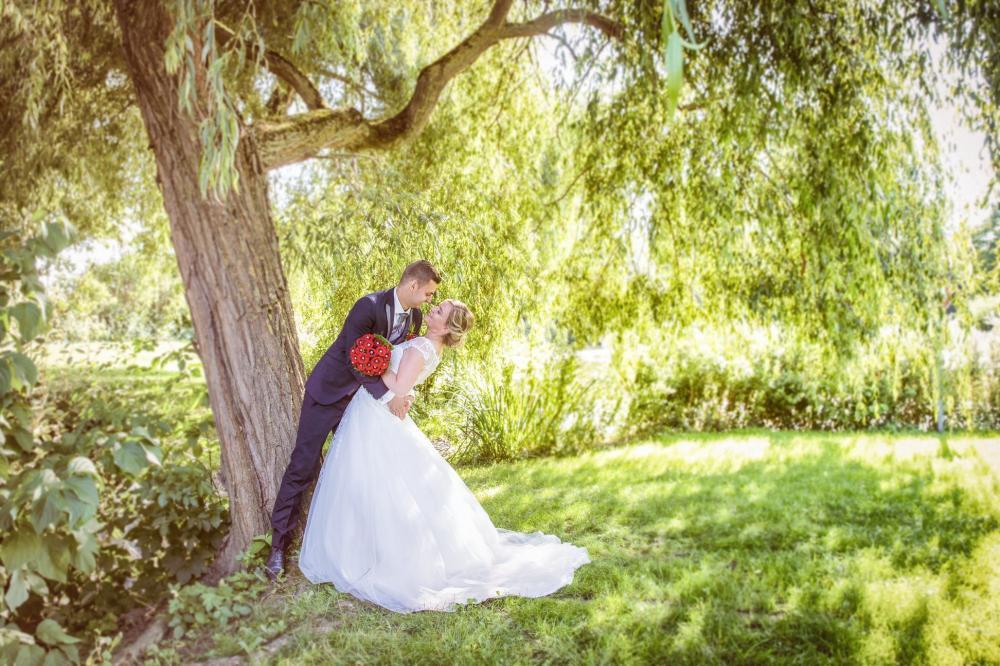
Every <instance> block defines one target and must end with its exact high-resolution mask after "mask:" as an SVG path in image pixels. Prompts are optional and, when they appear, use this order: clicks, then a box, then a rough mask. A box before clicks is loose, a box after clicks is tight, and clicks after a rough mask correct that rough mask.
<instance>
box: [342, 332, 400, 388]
mask: <svg viewBox="0 0 1000 666" xmlns="http://www.w3.org/2000/svg"><path fill="white" fill-rule="evenodd" d="M391 351H392V344H390V342H389V341H388V340H386V339H385V338H383V337H382V336H381V335H375V334H373V333H365V334H364V335H362V336H361V337H360V338H358V339H357V340H355V341H354V345H353V346H352V347H351V351H350V352H349V353H348V357H349V358H350V360H351V365H353V366H354V368H355V369H356V370H357V371H358V372H360V373H361V374H363V375H368V376H369V377H378V376H380V375H381V374H382V373H384V372H385V371H386V369H387V368H388V367H389V358H390V352H391Z"/></svg>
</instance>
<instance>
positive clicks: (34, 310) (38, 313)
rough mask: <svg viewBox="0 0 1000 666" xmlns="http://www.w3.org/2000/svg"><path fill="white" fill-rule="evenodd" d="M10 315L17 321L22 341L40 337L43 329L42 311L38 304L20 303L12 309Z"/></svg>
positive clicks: (31, 302)
mask: <svg viewBox="0 0 1000 666" xmlns="http://www.w3.org/2000/svg"><path fill="white" fill-rule="evenodd" d="M10 314H11V316H12V317H14V319H16V320H17V326H18V330H19V331H20V334H21V339H22V340H25V341H28V340H34V339H35V337H37V336H38V333H39V332H40V330H41V327H42V309H41V308H40V307H38V303H35V302H33V301H25V302H23V303H18V304H17V305H15V306H14V307H12V308H11V309H10Z"/></svg>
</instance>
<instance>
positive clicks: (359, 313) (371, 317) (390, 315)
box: [306, 289, 423, 405]
mask: <svg viewBox="0 0 1000 666" xmlns="http://www.w3.org/2000/svg"><path fill="white" fill-rule="evenodd" d="M395 305H396V303H395V299H394V298H393V297H392V289H387V290H386V291H377V292H375V293H374V294H368V295H367V296H363V297H362V298H359V299H358V302H357V303H355V304H354V307H352V308H351V311H350V312H349V313H348V314H347V319H346V320H345V321H344V326H343V328H341V329H340V335H338V336H337V339H336V340H334V341H333V344H332V345H330V348H329V349H327V350H326V353H325V354H323V357H322V358H321V359H320V360H319V362H318V363H317V364H316V367H314V368H313V370H312V372H311V373H310V374H309V379H307V380H306V393H308V394H309V395H311V396H312V398H313V400H315V401H316V402H318V403H320V404H321V405H329V404H332V403H334V402H337V401H338V400H340V399H341V398H343V397H345V396H348V395H354V393H355V392H356V391H357V390H358V388H359V387H361V386H364V387H365V388H366V389H367V390H368V392H369V393H371V394H372V396H373V397H374V398H376V399H379V398H381V397H382V396H384V395H385V392H386V391H388V390H389V388H388V387H387V386H386V385H385V382H383V381H382V378H381V377H369V376H367V375H363V374H361V373H360V372H358V371H357V370H355V369H354V366H352V365H351V361H350V358H349V356H348V354H349V352H350V351H351V347H352V346H354V341H355V340H357V339H358V338H360V337H361V336H362V335H364V334H365V333H378V334H379V335H381V336H383V337H385V338H388V339H389V341H390V342H392V343H393V344H396V343H398V342H402V341H403V340H405V339H406V334H407V333H411V332H413V333H417V332H419V331H420V326H421V325H422V324H423V314H422V313H421V312H420V308H410V312H409V316H408V317H407V320H406V325H405V326H404V327H403V332H402V334H401V337H400V338H399V339H398V340H393V339H391V338H389V334H390V333H391V330H390V329H391V328H392V322H394V321H396V312H395V310H396V307H395Z"/></svg>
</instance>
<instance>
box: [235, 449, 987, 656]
mask: <svg viewBox="0 0 1000 666" xmlns="http://www.w3.org/2000/svg"><path fill="white" fill-rule="evenodd" d="M896 439H897V437H894V436H879V435H830V434H823V433H763V432H750V433H727V434H722V435H716V436H706V435H698V436H681V435H665V436H663V437H659V438H654V439H651V440H647V441H643V442H637V443H636V444H634V445H631V446H625V447H620V448H616V449H611V450H604V451H595V452H590V453H586V454H584V455H580V456H576V457H573V458H561V459H538V460H530V461H520V462H516V463H511V464H502V465H493V466H485V467H475V468H463V469H461V470H460V472H461V474H462V476H463V478H465V479H466V481H467V482H468V484H469V486H470V487H471V488H472V490H473V491H474V492H475V493H476V494H477V496H478V497H479V499H480V501H482V502H483V505H484V507H485V508H486V510H487V511H488V512H489V513H490V515H491V517H492V518H493V520H494V522H495V523H496V525H497V526H499V527H504V528H508V529H516V530H522V531H534V530H542V531H545V532H549V533H553V534H557V535H559V536H560V537H561V538H564V539H566V540H569V541H572V542H573V543H576V544H578V545H582V546H585V547H586V548H587V549H588V550H589V552H590V556H591V559H592V562H591V563H590V564H588V565H586V566H584V567H583V568H581V569H580V570H579V571H578V572H577V574H576V576H575V578H574V580H573V583H572V584H571V585H569V586H567V587H566V588H564V589H562V590H560V591H558V592H557V593H555V594H553V595H551V596H549V597H545V598H542V599H519V598H513V597H511V598H505V599H499V600H492V601H489V602H486V603H484V604H481V605H478V606H470V607H466V608H462V609H460V610H459V611H458V612H456V613H453V614H444V613H418V614H414V615H408V616H400V615H395V614H393V613H390V612H388V611H384V610H382V609H380V608H377V607H374V606H371V605H369V604H362V603H359V602H356V601H354V600H353V599H352V598H350V597H348V596H347V595H342V594H339V593H337V592H336V591H335V590H333V588H331V587H330V586H319V587H313V586H309V585H308V584H305V582H304V581H303V580H302V579H301V577H297V576H294V575H293V576H292V582H291V583H290V584H289V585H290V587H289V588H288V590H292V589H295V590H297V591H296V592H295V593H290V592H289V593H288V594H287V595H286V596H284V597H283V598H282V601H281V603H280V604H279V605H278V606H277V607H276V608H274V609H272V610H270V611H265V610H264V609H260V610H258V611H257V614H256V615H255V616H254V617H253V618H251V626H252V623H260V625H261V626H262V629H263V630H266V629H268V628H269V627H270V628H272V629H273V626H274V624H273V623H274V621H275V617H278V616H280V617H284V618H287V621H288V625H289V628H288V630H287V631H286V632H285V633H286V634H287V635H288V636H291V637H292V638H291V639H289V640H288V641H287V642H285V643H281V644H279V645H280V649H276V650H275V651H274V652H266V651H265V652H256V653H252V654H256V655H257V656H256V657H255V658H256V659H259V660H260V661H264V662H273V663H286V664H293V663H294V664H300V663H340V662H351V663H354V662H362V663H373V662H384V661H401V662H407V663H411V662H440V661H448V662H454V663H484V662H485V663H527V662H554V663H596V662H601V663H679V664H703V663H718V664H733V663H788V662H796V663H809V664H812V663H875V664H878V663H885V664H890V663H913V662H921V663H995V662H998V661H1000V653H998V648H997V646H998V645H1000V492H998V487H1000V486H998V485H997V481H996V479H994V478H993V477H992V476H990V472H989V469H988V467H986V466H985V465H983V464H982V461H981V460H979V459H978V458H977V454H976V449H975V447H974V446H972V445H968V442H966V443H965V444H960V445H957V446H953V445H952V444H951V442H950V441H947V440H944V439H938V438H936V437H914V436H911V435H905V436H899V437H898V439H899V440H900V446H899V450H897V449H896V448H895V447H894V446H893V442H894V441H896ZM970 441H973V440H971V439H970ZM741 443H745V444H746V446H745V447H741V446H740V444H741ZM296 585H302V587H301V588H296V587H295V586H296ZM269 613H270V614H269ZM241 631H245V630H242V629H241ZM223 633H224V632H223ZM229 633H230V634H232V632H229ZM220 636H221V634H220ZM221 641H222V643H221V644H222V645H227V644H228V645H229V648H228V649H229V653H238V650H237V651H236V652H233V650H235V649H236V648H234V647H233V643H234V641H233V639H231V638H229V639H221ZM227 641H228V643H227ZM261 649H264V648H261Z"/></svg>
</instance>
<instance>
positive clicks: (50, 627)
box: [35, 619, 80, 647]
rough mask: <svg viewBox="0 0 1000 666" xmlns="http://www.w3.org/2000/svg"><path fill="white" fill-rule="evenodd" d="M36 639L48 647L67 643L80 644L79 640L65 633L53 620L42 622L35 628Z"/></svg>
mask: <svg viewBox="0 0 1000 666" xmlns="http://www.w3.org/2000/svg"><path fill="white" fill-rule="evenodd" d="M35 637H36V638H38V640H40V641H42V642H43V643H45V644H46V645H51V646H53V647H55V646H57V645H60V644H66V643H79V642H80V639H79V638H74V637H72V636H70V635H69V634H67V633H66V632H65V631H63V628H62V627H60V626H59V623H58V622H56V621H55V620H53V619H46V620H42V621H41V622H40V623H39V624H38V626H37V627H36V628H35Z"/></svg>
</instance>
